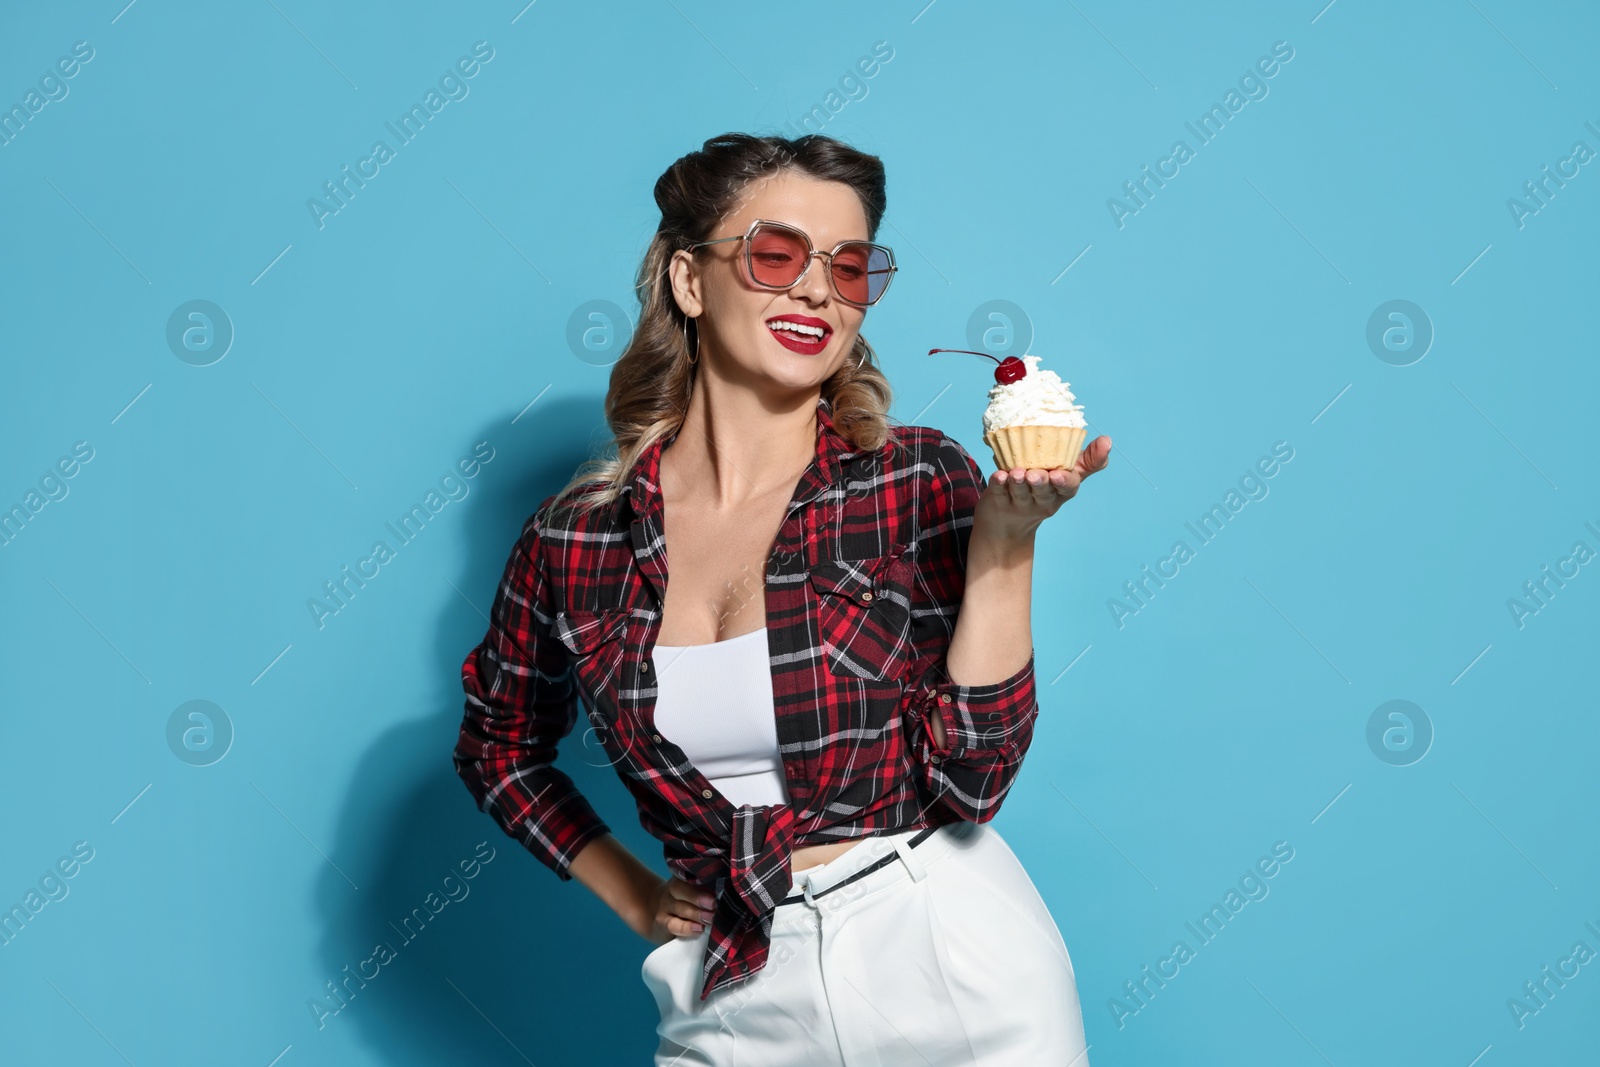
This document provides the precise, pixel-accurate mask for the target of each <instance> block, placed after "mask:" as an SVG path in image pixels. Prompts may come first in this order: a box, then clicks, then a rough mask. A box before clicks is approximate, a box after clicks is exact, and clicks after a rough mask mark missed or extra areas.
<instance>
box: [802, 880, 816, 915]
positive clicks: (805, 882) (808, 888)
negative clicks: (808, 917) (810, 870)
mask: <svg viewBox="0 0 1600 1067" xmlns="http://www.w3.org/2000/svg"><path fill="white" fill-rule="evenodd" d="M801 878H802V881H801V883H800V884H801V886H802V887H804V889H805V891H806V903H807V904H809V905H811V907H812V908H813V909H815V908H816V906H817V902H816V901H815V900H812V899H811V879H810V877H809V876H807V875H805V874H802V875H801Z"/></svg>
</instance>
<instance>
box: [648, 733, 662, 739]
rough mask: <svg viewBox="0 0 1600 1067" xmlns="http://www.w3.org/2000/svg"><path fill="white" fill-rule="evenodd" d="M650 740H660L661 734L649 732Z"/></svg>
mask: <svg viewBox="0 0 1600 1067" xmlns="http://www.w3.org/2000/svg"><path fill="white" fill-rule="evenodd" d="M650 740H652V741H659V740H661V735H660V734H651V735H650Z"/></svg>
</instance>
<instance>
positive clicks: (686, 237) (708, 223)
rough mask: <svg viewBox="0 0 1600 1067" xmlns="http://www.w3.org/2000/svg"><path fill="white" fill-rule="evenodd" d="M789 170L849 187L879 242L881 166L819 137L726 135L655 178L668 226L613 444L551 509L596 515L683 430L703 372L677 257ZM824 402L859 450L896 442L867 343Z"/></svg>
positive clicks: (646, 267)
mask: <svg viewBox="0 0 1600 1067" xmlns="http://www.w3.org/2000/svg"><path fill="white" fill-rule="evenodd" d="M784 170H793V171H797V172H799V173H802V174H805V175H808V176H810V177H813V178H819V179H823V180H826V181H839V182H844V183H845V184H846V185H849V186H850V187H851V188H852V189H854V190H855V192H856V195H857V196H859V197H860V198H861V206H862V207H863V208H864V209H865V211H866V216H867V239H868V240H876V239H877V233H878V226H879V224H880V223H881V222H882V221H883V214H884V210H885V208H886V206H887V202H888V201H887V196H886V194H885V182H884V170H883V161H882V160H880V159H879V158H878V157H877V156H873V155H868V154H867V153H865V152H860V151H858V150H856V149H854V148H852V147H850V146H849V145H847V144H845V143H844V142H843V141H839V140H836V139H834V138H832V137H824V136H822V135H821V134H807V135H805V136H803V137H799V138H793V139H791V138H787V137H777V136H756V135H753V134H746V133H725V134H722V135H721V136H720V137H713V138H711V139H710V140H708V141H706V142H705V144H704V145H703V146H702V147H701V148H700V149H699V150H698V151H694V152H690V153H689V154H688V155H686V156H683V157H682V158H681V159H679V160H677V161H676V162H674V163H673V164H672V166H670V167H668V168H667V169H666V172H665V173H663V174H662V175H661V177H660V178H658V179H656V185H655V199H656V205H657V206H658V207H660V209H661V223H660V225H659V226H658V227H657V228H656V232H655V236H654V237H653V238H651V241H650V246H649V248H648V249H646V251H645V254H644V261H643V262H642V263H641V264H640V265H639V273H638V277H637V283H636V286H635V289H636V291H637V295H638V297H639V327H638V329H637V330H636V331H635V332H634V334H633V337H632V339H631V340H630V341H629V342H628V347H627V349H626V350H625V351H624V352H623V353H622V356H621V358H620V359H618V360H617V362H616V363H615V364H614V365H613V366H612V368H611V383H610V386H609V388H608V389H607V390H606V399H605V415H606V422H607V424H608V425H609V426H610V428H611V434H612V441H611V443H610V444H609V445H608V446H606V448H605V450H604V453H603V454H602V455H600V456H599V457H597V458H593V459H589V460H586V461H585V462H584V463H583V464H581V465H580V466H579V467H578V469H577V472H576V473H575V474H574V475H573V476H572V478H571V480H570V481H568V482H567V484H566V485H565V486H563V487H562V488H561V490H560V491H559V492H558V493H556V495H555V498H554V501H553V503H554V504H560V503H562V502H563V501H568V500H573V501H575V503H576V506H578V507H580V508H582V509H584V510H589V509H593V508H596V507H600V506H602V505H606V504H611V503H613V502H615V501H616V499H617V497H618V496H619V495H620V494H621V492H622V488H623V485H624V482H625V479H626V476H627V473H628V472H629V471H630V470H631V469H632V468H633V465H634V463H635V461H637V459H638V458H639V455H640V454H641V453H642V452H644V450H645V449H646V448H648V447H649V446H650V445H651V444H652V443H654V442H655V441H656V440H658V439H660V438H662V437H669V436H671V435H672V434H674V433H676V432H677V431H678V429H679V428H680V427H681V426H682V425H683V420H684V417H685V415H686V414H687V413H688V410H689V397H690V393H691V390H692V389H693V386H694V374H695V367H696V366H697V364H691V363H690V362H689V353H690V348H689V345H690V343H692V342H690V341H689V340H688V338H687V331H688V330H689V329H690V325H689V324H690V323H691V322H693V320H691V319H688V317H687V316H685V315H684V314H683V312H682V311H681V310H679V308H678V304H677V301H676V300H674V299H673V296H672V286H671V282H670V280H669V278H668V275H667V265H668V263H669V262H670V261H671V259H672V255H673V253H674V252H677V251H679V250H687V249H688V248H689V246H690V245H692V244H694V243H696V242H698V241H705V240H709V239H710V237H711V234H712V232H713V231H714V230H715V229H716V228H717V227H718V225H719V224H720V223H721V222H722V221H723V219H724V218H725V217H726V216H727V215H728V214H729V212H730V211H731V210H733V208H734V206H735V205H736V203H737V202H738V200H739V198H740V196H741V194H742V193H743V192H744V191H745V188H746V186H748V185H749V184H750V183H751V182H752V181H755V180H757V179H760V178H764V177H768V176H770V175H773V174H777V173H779V172H781V171H784ZM694 328H695V329H696V330H698V326H696V327H694ZM696 340H698V338H696ZM822 396H823V398H824V399H826V400H827V401H828V402H829V407H830V412H831V418H832V419H833V424H834V426H835V428H836V429H838V431H839V432H840V433H841V434H843V435H844V436H845V437H846V438H847V439H848V440H849V441H850V442H851V443H852V444H853V445H855V446H856V447H857V448H859V449H862V450H865V451H873V450H876V449H878V448H880V447H882V446H883V444H884V442H885V441H886V440H887V439H888V437H889V434H890V424H889V417H888V411H889V403H890V400H891V398H892V394H891V392H890V388H889V379H888V378H886V377H885V376H884V374H883V371H882V370H880V369H879V368H878V361H877V353H876V352H874V351H873V348H872V346H871V345H870V344H868V343H867V341H866V339H865V338H864V337H862V336H860V335H859V334H858V335H857V336H856V340H855V346H854V347H853V348H852V349H851V352H850V355H849V356H847V357H846V358H845V361H844V363H843V365H842V366H840V368H839V370H838V371H837V372H835V373H834V374H833V375H832V376H831V377H830V378H829V379H828V380H827V381H825V382H823V383H822ZM593 482H599V483H601V485H600V486H599V488H596V489H594V490H593V491H590V492H585V493H582V494H578V495H577V496H576V497H574V494H575V493H576V490H577V489H578V488H579V487H580V486H585V485H588V484H589V483H593Z"/></svg>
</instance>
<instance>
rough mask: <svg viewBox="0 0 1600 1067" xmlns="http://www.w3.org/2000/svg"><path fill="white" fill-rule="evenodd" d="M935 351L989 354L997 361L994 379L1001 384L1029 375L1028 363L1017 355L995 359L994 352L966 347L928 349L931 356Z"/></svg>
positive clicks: (968, 354) (972, 354) (971, 354)
mask: <svg viewBox="0 0 1600 1067" xmlns="http://www.w3.org/2000/svg"><path fill="white" fill-rule="evenodd" d="M935 352H960V353H962V354H963V355H967V356H988V357H989V358H990V359H994V361H995V363H996V364H997V366H996V367H995V369H994V380H995V381H997V382H999V383H1000V384H1001V385H1010V384H1011V383H1012V382H1019V381H1021V380H1022V379H1023V378H1026V377H1027V376H1028V365H1027V364H1026V363H1024V362H1022V360H1020V359H1018V358H1017V357H1016V356H1007V357H1006V358H1005V359H995V357H994V356H993V354H991V353H989V352H973V351H971V350H970V349H966V348H930V349H928V355H930V356H931V355H933V354H934V353H935Z"/></svg>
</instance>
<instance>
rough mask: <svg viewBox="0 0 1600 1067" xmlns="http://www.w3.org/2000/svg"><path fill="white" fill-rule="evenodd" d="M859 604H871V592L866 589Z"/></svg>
mask: <svg viewBox="0 0 1600 1067" xmlns="http://www.w3.org/2000/svg"><path fill="white" fill-rule="evenodd" d="M861 602H862V603H863V604H870V603H872V590H870V589H868V590H867V591H866V592H865V593H862V594H861Z"/></svg>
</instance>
